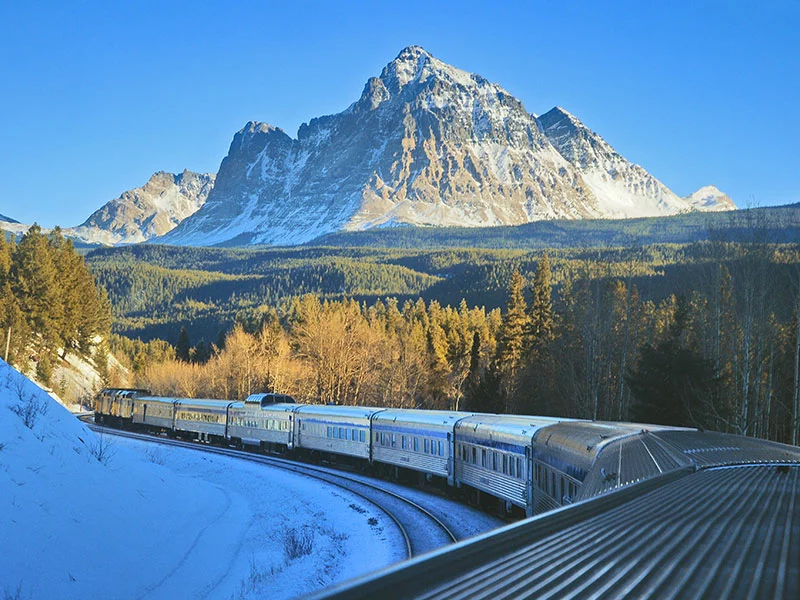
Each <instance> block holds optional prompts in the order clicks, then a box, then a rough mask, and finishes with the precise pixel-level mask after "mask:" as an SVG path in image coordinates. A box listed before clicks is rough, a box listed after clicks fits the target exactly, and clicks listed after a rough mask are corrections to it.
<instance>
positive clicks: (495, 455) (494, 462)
mask: <svg viewBox="0 0 800 600" xmlns="http://www.w3.org/2000/svg"><path fill="white" fill-rule="evenodd" d="M492 470H493V471H497V452H492Z"/></svg>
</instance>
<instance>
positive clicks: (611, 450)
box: [577, 431, 693, 500]
mask: <svg viewBox="0 0 800 600" xmlns="http://www.w3.org/2000/svg"><path fill="white" fill-rule="evenodd" d="M692 465H693V463H692V461H691V460H690V459H689V458H687V457H686V456H684V455H683V454H682V453H681V452H679V451H678V450H677V449H675V448H672V447H670V446H669V445H668V444H666V443H665V442H664V441H662V440H661V439H660V438H659V437H657V436H655V435H653V434H651V433H649V432H647V431H643V432H641V433H639V434H637V435H634V436H629V437H626V438H622V439H619V440H617V441H615V442H614V443H612V444H609V445H607V446H606V447H605V448H604V449H603V451H602V452H601V453H600V454H599V455H598V456H597V459H596V460H595V463H594V465H593V466H592V469H591V470H590V471H589V473H588V474H587V475H586V479H584V481H583V485H582V486H581V487H580V491H579V493H578V498H577V499H578V500H585V499H587V498H591V497H592V496H596V495H598V494H604V493H606V492H609V491H611V490H614V489H616V488H619V487H623V486H626V485H631V484H634V483H637V482H639V481H643V480H645V479H648V478H650V477H658V476H659V475H661V474H663V473H668V472H670V471H674V470H675V469H682V468H685V467H688V466H692Z"/></svg>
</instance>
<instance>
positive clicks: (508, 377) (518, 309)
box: [496, 271, 529, 412]
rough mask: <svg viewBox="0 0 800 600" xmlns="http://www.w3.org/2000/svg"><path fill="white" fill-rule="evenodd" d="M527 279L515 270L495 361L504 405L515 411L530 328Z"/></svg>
mask: <svg viewBox="0 0 800 600" xmlns="http://www.w3.org/2000/svg"><path fill="white" fill-rule="evenodd" d="M523 286H524V282H523V279H522V275H521V274H520V273H519V271H514V273H513V275H512V276H511V285H510V287H509V296H508V304H507V305H506V312H505V314H504V315H503V322H502V325H501V326H500V333H499V335H498V343H497V356H496V364H497V369H498V372H499V373H500V376H501V380H502V385H501V389H502V391H503V396H504V400H503V404H504V410H505V411H506V412H511V411H513V410H514V409H515V408H516V407H515V406H513V403H514V401H515V399H516V398H515V396H516V390H517V384H518V381H517V377H518V375H519V370H520V366H521V365H522V358H523V355H524V350H525V333H526V331H527V330H528V327H529V319H528V313H527V306H526V303H525V295H524V292H523Z"/></svg>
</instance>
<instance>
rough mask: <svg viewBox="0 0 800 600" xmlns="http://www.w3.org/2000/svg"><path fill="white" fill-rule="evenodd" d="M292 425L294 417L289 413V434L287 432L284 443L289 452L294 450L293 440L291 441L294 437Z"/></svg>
mask: <svg viewBox="0 0 800 600" xmlns="http://www.w3.org/2000/svg"><path fill="white" fill-rule="evenodd" d="M293 425H294V415H293V414H292V413H289V432H288V440H287V442H286V447H287V448H288V449H289V450H292V449H294V439H292V438H293V437H294V427H293Z"/></svg>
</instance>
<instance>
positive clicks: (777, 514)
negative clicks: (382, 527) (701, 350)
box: [328, 465, 800, 600]
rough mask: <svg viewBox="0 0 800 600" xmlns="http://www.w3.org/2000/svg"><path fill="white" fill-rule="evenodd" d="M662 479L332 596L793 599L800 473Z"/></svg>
mask: <svg viewBox="0 0 800 600" xmlns="http://www.w3.org/2000/svg"><path fill="white" fill-rule="evenodd" d="M685 472H688V471H685ZM664 480H668V481H669V483H666V484H664V485H662V486H661V487H654V486H655V485H656V484H655V483H654V482H653V481H652V480H651V481H649V482H647V483H646V484H644V486H645V487H644V488H643V489H645V490H648V489H649V491H645V492H644V493H639V494H634V492H633V490H632V488H627V489H625V490H622V491H620V492H617V493H615V494H607V495H605V496H600V497H597V498H595V499H594V500H592V501H589V502H584V503H580V504H576V505H573V506H572V507H569V508H566V509H562V510H559V511H555V513H551V514H549V515H543V516H542V517H539V518H536V519H531V520H528V521H523V522H521V523H518V524H516V525H514V526H511V527H508V528H505V529H503V530H500V531H499V532H497V533H495V534H493V535H486V536H483V537H481V538H478V539H477V540H475V541H472V542H470V541H467V542H463V543H461V544H459V545H457V546H454V547H451V548H450V549H448V550H443V551H440V552H439V553H435V554H433V555H431V556H430V557H429V558H428V559H427V560H425V559H424V558H422V559H419V560H417V561H413V562H412V563H409V564H407V565H405V566H403V565H401V566H399V567H395V568H391V569H389V570H387V571H386V572H385V573H384V574H383V576H382V577H377V576H376V577H373V578H365V580H362V581H361V582H355V583H354V584H351V585H349V586H342V587H340V588H337V589H335V590H331V591H330V592H328V595H329V596H331V597H341V598H348V599H349V600H352V599H353V598H365V597H370V596H372V595H374V594H375V593H377V591H378V590H383V594H382V595H383V596H384V597H390V598H391V597H417V598H492V599H502V598H537V599H539V598H541V599H544V598H566V597H568V598H590V597H591V598H618V597H635V598H639V597H657V598H752V599H759V598H792V599H795V598H797V597H798V594H800V467H787V466H773V465H770V466H745V467H728V468H717V469H710V470H706V471H701V472H697V473H692V474H687V475H684V476H682V477H679V476H678V472H675V473H673V474H672V475H670V476H667V477H666V478H664ZM653 488H654V489H653ZM387 590H388V593H387Z"/></svg>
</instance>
